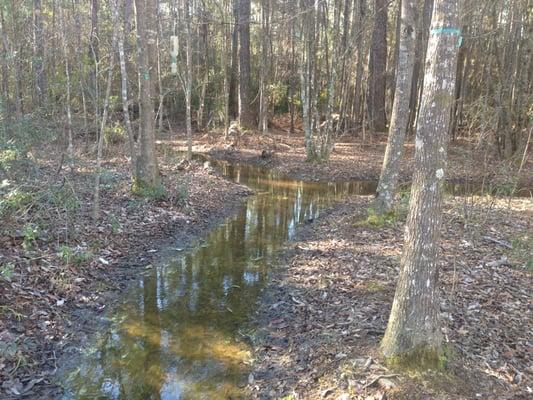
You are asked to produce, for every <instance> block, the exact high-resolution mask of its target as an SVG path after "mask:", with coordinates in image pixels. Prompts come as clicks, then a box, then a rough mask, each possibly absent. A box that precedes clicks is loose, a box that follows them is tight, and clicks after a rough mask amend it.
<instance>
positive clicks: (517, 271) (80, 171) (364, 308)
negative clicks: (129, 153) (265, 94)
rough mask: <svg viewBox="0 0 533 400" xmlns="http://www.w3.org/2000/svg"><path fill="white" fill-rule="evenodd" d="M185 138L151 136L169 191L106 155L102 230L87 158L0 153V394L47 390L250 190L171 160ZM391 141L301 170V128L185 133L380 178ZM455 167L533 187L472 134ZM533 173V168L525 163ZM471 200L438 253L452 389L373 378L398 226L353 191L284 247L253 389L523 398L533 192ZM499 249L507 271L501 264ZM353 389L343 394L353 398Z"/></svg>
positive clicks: (256, 158) (457, 209) (231, 150)
mask: <svg viewBox="0 0 533 400" xmlns="http://www.w3.org/2000/svg"><path fill="white" fill-rule="evenodd" d="M382 139H383V138H382ZM184 143H185V141H184V140H183V137H180V138H179V140H176V138H175V137H172V138H170V137H168V136H166V137H164V138H162V139H161V140H160V141H159V148H160V150H161V151H160V154H159V162H160V169H161V172H162V179H163V184H164V187H165V191H164V192H161V193H147V194H146V195H145V196H144V197H139V196H134V195H132V194H131V190H130V179H129V174H128V160H127V159H126V158H124V157H118V156H115V154H125V153H126V151H124V149H117V148H114V147H110V148H108V150H107V153H106V155H105V156H106V157H105V162H104V164H103V170H104V171H103V174H102V183H101V185H102V186H101V196H100V198H101V210H102V211H101V217H100V219H99V221H98V222H97V223H95V222H94V221H93V219H92V215H91V213H92V202H93V187H94V178H95V170H96V166H95V162H94V161H93V160H91V156H88V155H87V154H85V153H79V154H76V156H75V159H74V160H73V161H72V162H70V163H69V162H67V161H65V160H62V158H61V156H60V155H59V153H57V152H56V151H55V150H54V149H53V148H52V147H51V146H50V147H45V148H42V149H40V151H34V152H31V153H30V154H29V157H27V158H24V159H13V160H1V159H0V167H1V168H0V194H1V195H2V199H1V200H2V202H1V203H0V212H1V213H2V214H0V217H1V218H2V225H1V226H0V382H1V388H0V393H2V395H0V397H2V396H4V397H5V396H8V397H7V398H10V397H9V396H11V397H13V398H20V397H21V396H22V397H26V398H37V396H39V398H46V393H47V392H48V393H50V396H49V397H51V394H52V393H55V390H56V388H55V387H54V386H53V383H52V382H53V381H54V374H55V372H56V370H57V367H58V366H57V363H58V360H59V359H60V356H61V354H62V352H63V351H64V350H65V349H66V348H68V347H71V346H73V345H75V344H76V343H77V342H80V341H83V338H84V336H85V335H86V332H87V334H90V332H91V330H94V329H95V326H94V317H95V316H98V315H103V313H104V311H105V310H107V309H109V308H110V306H111V305H112V304H113V302H114V300H116V299H117V296H118V295H119V294H120V293H121V292H122V290H123V289H125V288H126V287H128V283H129V282H131V279H133V278H134V277H135V276H136V274H138V273H139V272H140V271H142V270H144V269H145V268H146V267H147V266H148V265H150V263H151V262H152V259H153V258H154V257H158V254H159V253H160V250H161V249H162V248H164V247H168V246H169V245H171V246H173V247H180V248H183V247H186V246H187V245H188V244H189V243H191V242H192V241H193V240H194V239H195V238H199V237H201V236H203V235H205V234H206V233H207V232H208V231H209V230H210V229H211V228H212V227H213V226H215V225H216V224H217V223H218V222H220V221H221V220H222V219H223V217H225V216H227V215H229V214H231V213H232V212H233V211H235V210H236V209H237V208H238V206H239V205H240V204H241V202H242V201H243V199H244V198H245V197H246V196H247V195H248V194H250V191H249V190H248V189H246V188H245V187H243V186H239V185H236V184H233V183H231V182H229V181H227V180H225V179H223V178H222V177H220V176H219V175H218V174H217V173H216V172H214V171H213V170H211V169H210V168H209V167H206V166H204V165H202V164H198V163H196V162H192V163H191V164H184V165H183V164H182V165H179V163H178V162H177V154H176V150H183V149H184ZM412 147H413V146H412V145H411V144H408V145H407V155H406V157H405V158H404V160H403V162H402V177H403V179H404V180H408V177H409V174H410V168H412V167H411V165H412V163H411V162H410V161H408V160H409V159H410V158H412V157H411V156H412V153H413V149H412ZM384 148H385V143H384V141H383V140H381V141H379V140H377V139H376V138H374V141H373V142H369V143H367V144H361V143H360V142H359V141H357V140H352V139H346V140H344V141H343V142H342V143H338V144H337V145H336V147H335V150H334V152H333V154H332V158H331V161H329V162H327V163H322V164H308V163H306V162H305V154H304V151H303V138H302V137H301V135H296V136H290V137H289V136H287V135H286V134H285V133H280V132H278V133H277V134H276V133H273V134H271V135H266V136H259V135H247V134H245V135H244V136H243V137H242V138H241V140H240V141H239V143H236V144H235V146H228V145H227V142H225V141H224V140H223V139H220V138H219V137H217V136H216V134H206V135H198V136H197V137H196V138H195V141H194V150H195V151H199V152H205V153H209V154H211V155H212V156H214V157H216V158H223V159H229V160H231V161H236V162H248V163H252V164H259V165H263V166H265V167H267V168H272V169H277V170H279V171H282V172H284V173H286V174H287V175H289V176H290V177H294V178H301V179H307V180H349V179H377V178H378V176H379V171H380V168H381V160H382V157H383V152H384ZM263 150H266V151H267V155H266V157H262V156H261V154H262V152H263ZM450 160H451V161H450V174H449V175H450V179H453V180H457V181H461V182H464V181H471V182H483V181H485V182H486V184H487V185H489V186H491V185H494V186H498V187H503V188H507V189H506V190H508V189H509V187H510V186H511V187H512V186H513V185H515V184H516V182H518V181H520V182H521V183H520V186H521V187H527V188H530V187H531V186H532V185H531V183H532V182H533V177H532V176H531V175H532V174H531V173H528V174H525V173H523V175H522V176H520V177H517V176H516V173H515V172H514V171H516V163H515V164H510V163H504V162H496V158H491V157H488V156H487V154H484V153H482V152H479V151H477V150H475V146H474V145H473V144H470V143H463V144H457V145H452V147H451V150H450ZM531 167H532V165H531V162H529V164H526V166H525V167H524V168H523V172H524V171H532V168H531ZM510 178H511V179H510ZM509 182H512V183H511V184H509ZM15 189H16V190H15ZM7 193H10V195H9V196H7ZM465 199H466V198H464V199H462V200H460V199H448V203H447V210H446V213H447V214H446V215H447V218H446V220H445V229H444V231H445V241H444V243H443V252H444V254H443V256H442V257H443V258H442V264H443V279H442V281H441V282H442V287H443V289H444V292H443V294H444V297H443V299H444V301H443V312H444V313H445V315H444V317H445V321H446V325H445V327H446V329H447V331H446V332H445V334H446V338H447V341H448V342H450V343H453V344H454V345H453V347H452V348H453V349H454V350H453V351H454V352H456V353H457V357H453V358H452V364H451V365H452V366H457V369H456V370H454V369H453V368H452V369H451V371H452V372H453V373H450V374H448V375H447V377H448V378H449V379H450V380H449V382H451V383H452V384H447V383H444V384H442V385H440V386H438V385H437V387H436V388H434V387H433V386H431V385H432V384H433V383H432V382H436V381H435V380H434V379H430V378H431V377H429V378H428V377H426V376H423V377H419V378H417V379H412V378H407V377H405V375H402V377H396V376H394V377H389V378H383V379H380V380H375V381H373V380H374V379H375V377H377V376H379V375H387V376H388V375H391V374H393V372H389V371H388V370H386V367H385V366H383V365H382V363H381V362H380V358H379V352H378V350H377V345H378V341H379V338H380V336H381V335H382V333H383V329H384V326H385V323H386V318H387V313H388V310H389V308H390V301H391V300H392V295H393V290H394V280H395V277H396V272H397V266H398V257H399V254H400V251H401V245H402V237H403V235H402V233H401V231H402V223H401V221H400V220H398V221H394V222H393V223H390V224H389V223H387V224H385V225H384V226H381V227H379V228H375V227H370V226H366V225H365V223H360V222H361V221H362V220H364V219H365V218H366V214H365V213H366V211H365V210H366V208H367V207H368V206H369V203H370V199H369V198H353V199H351V200H350V201H348V202H347V203H342V204H337V205H336V206H334V207H332V208H331V209H330V211H329V212H328V215H329V216H328V218H321V219H319V220H318V221H317V222H315V223H313V224H311V225H309V226H306V227H304V228H303V230H302V232H301V235H300V237H299V239H298V241H297V242H296V243H292V244H291V246H292V247H293V248H292V249H290V250H288V251H287V252H286V253H284V255H283V257H284V259H285V263H282V264H283V265H285V266H286V268H280V270H279V272H278V273H276V274H274V275H275V277H274V280H273V281H272V283H271V285H270V287H269V290H266V291H265V297H264V298H263V299H262V300H263V303H261V304H260V306H259V307H260V308H259V313H258V315H257V319H256V321H255V322H257V323H258V326H261V327H262V329H261V331H262V333H259V334H258V340H259V339H260V341H259V342H257V343H256V345H257V348H256V354H257V356H258V360H257V364H256V372H254V374H253V377H254V380H253V382H252V384H251V385H250V387H249V390H250V396H253V397H256V398H272V396H270V394H273V396H274V397H275V396H277V395H278V394H279V395H280V396H281V395H291V392H293V391H294V393H295V394H294V395H293V397H294V398H309V399H315V398H321V397H322V398H335V396H337V397H338V396H343V395H345V394H347V396H352V395H353V396H360V398H370V397H361V396H363V394H364V395H366V394H369V395H371V396H376V397H375V398H384V397H383V396H389V397H391V396H392V398H394V396H396V397H397V398H402V397H401V396H402V395H403V396H404V398H414V397H411V396H410V395H409V396H407V397H405V394H406V393H411V392H412V393H419V394H420V396H419V397H420V398H424V396H426V395H427V394H428V393H429V394H430V395H431V394H435V393H437V394H438V395H439V396H440V393H441V390H442V393H444V395H443V396H444V397H442V398H450V399H452V398H453V399H455V398H458V397H457V396H456V394H454V393H451V392H450V390H451V389H450V388H453V387H458V384H457V383H458V382H459V386H460V388H461V389H460V390H463V392H461V395H463V394H465V393H466V395H465V398H477V397H476V396H475V394H477V393H484V394H488V393H492V391H494V393H497V394H502V397H499V398H506V397H505V396H507V397H508V398H511V397H512V396H513V395H518V394H521V393H526V392H524V390H527V389H525V388H526V386H528V387H529V388H531V387H532V384H531V373H532V372H533V370H532V366H531V364H528V363H527V360H528V358H531V355H532V354H531V350H530V348H529V349H528V346H529V347H531V343H530V342H528V341H527V340H530V339H524V338H527V335H528V334H529V336H531V330H532V326H531V316H530V314H528V312H530V311H529V310H528V309H527V304H528V303H530V297H529V296H530V294H529V293H531V289H533V288H532V278H531V277H532V275H531V274H530V273H527V272H524V270H523V268H522V267H521V265H522V264H521V263H524V261H523V260H524V259H525V258H526V259H527V257H529V258H531V222H530V221H531V212H532V205H531V200H528V199H514V200H513V201H512V202H511V203H509V204H510V205H507V203H505V204H503V200H496V199H495V198H490V200H488V201H490V202H492V203H485V202H483V201H482V200H481V199H479V200H478V199H477V198H473V197H471V198H468V199H469V200H468V201H467V200H465ZM474 228H475V229H474ZM484 236H486V237H489V238H490V239H483V237H484ZM494 240H496V242H495V241H494ZM499 242H501V243H504V245H502V244H501V243H499ZM509 243H512V246H513V249H514V250H513V251H511V250H509V249H508V245H509ZM503 253H505V254H506V256H507V257H508V260H509V263H511V265H510V266H508V265H500V264H501V263H500V262H499V261H500V260H501V258H500V257H501V255H502V254H503ZM494 262H495V264H494V266H491V265H493V264H491V263H494ZM317 268H320V270H318V269H317ZM261 338H262V339H261ZM286 338H291V341H287V340H288V339H286ZM315 342H316V344H315ZM454 354H455V353H454ZM326 367H327V368H326ZM465 371H468V372H465ZM472 374H474V375H472ZM439 376H441V375H439ZM465 376H466V377H468V376H473V377H474V378H473V379H472V380H468V379H467V380H466V381H465V379H462V377H463V378H464V377H465ZM398 378H399V379H398ZM461 379H462V380H461ZM428 382H429V383H428ZM438 382H442V380H441V381H438ZM463 383H464V385H463ZM384 385H385V386H386V387H385V388H384V389H383V386H384ZM365 386H366V387H365ZM389 386H390V388H389ZM443 386H445V387H444V388H443ZM463 386H464V388H463ZM458 390H459V389H458ZM506 390H507V391H508V392H506ZM259 393H261V395H260V394H259ZM354 393H355V394H354ZM361 393H363V394H361ZM395 393H396V394H395ZM505 393H508V395H507V394H505ZM470 394H474V397H469V396H470ZM504 394H505V395H504ZM261 396H262V397H261ZM269 396H270V397H269ZM353 396H352V397H346V396H345V397H344V398H358V397H353ZM446 396H448V397H446ZM288 398H289V397H288ZM341 398H342V397H341ZM426 398H427V396H426ZM489 398H490V396H489Z"/></svg>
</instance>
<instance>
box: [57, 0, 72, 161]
mask: <svg viewBox="0 0 533 400" xmlns="http://www.w3.org/2000/svg"><path fill="white" fill-rule="evenodd" d="M59 20H60V24H61V44H62V46H61V47H62V48H63V57H64V61H65V77H66V86H67V87H66V89H67V90H66V92H67V99H66V105H65V106H66V110H67V123H66V126H65V128H66V141H67V152H68V155H69V158H71V159H72V152H73V144H72V110H71V107H72V106H71V98H70V97H71V84H70V63H69V53H68V47H67V37H66V36H67V32H66V28H65V18H64V16H63V8H62V7H61V6H59Z"/></svg>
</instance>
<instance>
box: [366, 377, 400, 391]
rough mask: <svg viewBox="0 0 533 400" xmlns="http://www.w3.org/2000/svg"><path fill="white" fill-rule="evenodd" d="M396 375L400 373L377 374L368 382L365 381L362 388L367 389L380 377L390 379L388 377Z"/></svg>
mask: <svg viewBox="0 0 533 400" xmlns="http://www.w3.org/2000/svg"><path fill="white" fill-rule="evenodd" d="M397 376H400V375H399V374H389V375H378V376H376V377H375V378H374V379H372V381H370V383H367V384H366V385H365V386H363V390H364V389H368V388H369V387H370V386H372V385H374V384H376V383H377V381H379V380H380V379H390V378H395V377H397Z"/></svg>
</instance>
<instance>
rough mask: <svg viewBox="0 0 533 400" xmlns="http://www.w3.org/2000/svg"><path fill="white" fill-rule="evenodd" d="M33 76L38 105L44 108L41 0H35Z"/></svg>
mask: <svg viewBox="0 0 533 400" xmlns="http://www.w3.org/2000/svg"><path fill="white" fill-rule="evenodd" d="M33 76H34V79H35V98H36V100H37V104H38V105H39V106H41V107H42V106H43V105H44V102H45V98H46V75H45V68H44V32H43V17H42V7H41V0H33Z"/></svg>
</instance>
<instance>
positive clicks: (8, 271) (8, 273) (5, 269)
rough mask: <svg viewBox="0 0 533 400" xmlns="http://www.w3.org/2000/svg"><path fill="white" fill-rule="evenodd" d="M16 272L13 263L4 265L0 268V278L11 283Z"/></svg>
mask: <svg viewBox="0 0 533 400" xmlns="http://www.w3.org/2000/svg"><path fill="white" fill-rule="evenodd" d="M14 271H15V265H14V264H13V263H11V262H8V263H5V264H2V265H1V266H0V277H1V278H2V279H4V280H6V281H11V277H12V276H13V272H14Z"/></svg>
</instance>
